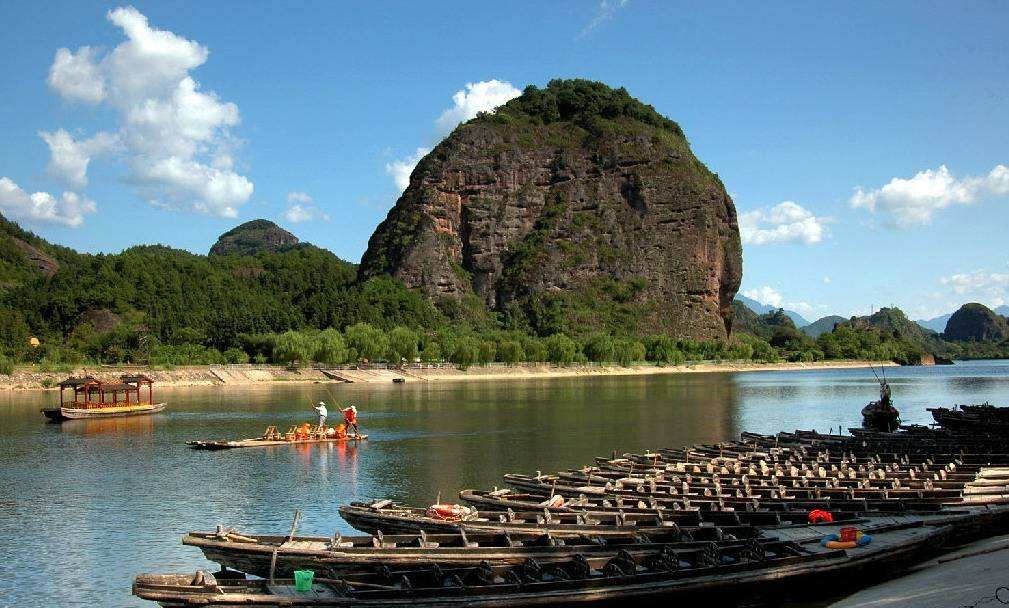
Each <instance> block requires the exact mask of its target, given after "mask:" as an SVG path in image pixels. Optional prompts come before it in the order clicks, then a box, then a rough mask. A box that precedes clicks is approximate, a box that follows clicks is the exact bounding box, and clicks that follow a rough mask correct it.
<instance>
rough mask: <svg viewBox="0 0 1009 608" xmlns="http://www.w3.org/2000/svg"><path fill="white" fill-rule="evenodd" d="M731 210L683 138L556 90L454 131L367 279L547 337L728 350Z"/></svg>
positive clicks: (372, 246)
mask: <svg viewBox="0 0 1009 608" xmlns="http://www.w3.org/2000/svg"><path fill="white" fill-rule="evenodd" d="M740 252H741V248H740V241H739V230H738V226H737V221H736V210H735V207H734V205H733V203H732V199H731V198H730V197H729V196H728V194H727V193H726V191H725V188H724V186H723V185H722V183H721V181H720V180H719V179H718V176H716V175H715V174H713V173H712V172H710V171H709V170H708V169H707V167H705V166H704V164H703V163H701V162H700V161H699V160H697V158H696V157H694V155H693V153H692V152H691V150H690V147H689V145H688V143H687V140H686V138H685V137H684V135H683V133H682V131H681V130H680V128H679V126H678V125H677V124H676V123H674V122H673V121H671V120H669V119H667V118H664V117H662V116H661V115H659V114H658V113H656V112H655V110H654V109H653V108H652V107H651V106H646V105H644V104H642V103H641V102H639V101H637V100H635V99H633V98H632V97H630V96H629V95H628V94H627V92H626V91H624V90H623V89H618V90H614V89H611V88H609V87H607V86H605V85H602V84H599V83H593V82H588V81H577V80H576V81H553V82H551V83H550V84H549V85H548V86H547V87H546V88H545V89H537V88H536V87H529V88H527V89H526V91H525V92H524V93H523V95H522V96H521V97H518V98H516V99H514V100H512V101H510V102H508V103H507V104H506V105H504V106H502V107H501V108H498V110H497V111H496V112H495V113H494V114H484V115H481V116H478V117H477V118H475V119H473V120H471V121H469V122H467V123H465V124H463V125H461V126H459V127H458V128H457V129H456V130H455V131H454V132H453V133H452V134H451V135H450V136H449V137H448V138H446V139H445V140H444V141H442V142H441V143H440V144H439V145H438V146H437V147H436V148H435V149H434V150H433V151H432V152H431V153H430V154H428V155H427V156H426V157H424V158H423V159H422V160H421V161H420V163H419V164H418V165H417V167H416V169H415V170H414V172H413V175H412V176H411V178H410V185H409V187H408V188H407V189H406V191H405V192H404V193H403V195H402V196H401V197H400V199H399V200H398V201H397V203H396V205H395V207H393V209H392V210H391V211H390V212H389V215H388V217H387V218H386V219H385V221H383V222H382V223H381V224H380V225H379V227H378V229H377V230H376V232H375V234H374V235H373V236H372V237H371V240H370V241H369V244H368V250H367V252H366V253H365V255H364V258H363V260H362V263H361V269H360V273H361V276H362V277H368V276H373V275H378V274H383V273H388V274H391V275H393V276H395V277H397V278H399V279H401V280H402V281H404V282H405V283H406V284H407V286H409V287H411V288H416V289H419V290H421V291H422V292H423V293H425V294H427V295H428V296H429V297H431V298H432V299H434V300H435V301H436V302H440V303H443V304H444V303H446V302H447V303H449V304H451V303H452V302H455V303H456V304H457V305H463V306H471V305H473V304H474V303H476V305H477V306H479V305H480V303H482V304H483V305H484V306H486V307H487V308H488V309H490V310H495V311H499V312H501V313H504V315H505V317H506V318H507V319H509V320H511V321H513V322H515V323H516V324H522V323H528V324H529V325H530V326H532V327H533V328H534V329H536V330H538V331H540V332H541V333H545V332H548V331H550V330H551V329H552V328H555V327H564V326H567V327H571V326H577V327H578V328H579V329H585V328H586V327H593V326H599V327H605V328H608V329H615V328H616V329H620V330H627V331H635V332H639V333H643V332H650V331H665V332H670V333H672V334H674V335H677V336H682V337H692V338H699V339H716V338H724V337H725V336H726V334H727V332H728V331H729V329H730V327H731V320H732V311H731V302H732V298H733V296H734V295H735V293H736V290H737V289H738V287H739V281H740V277H741V274H742V259H741V253H740Z"/></svg>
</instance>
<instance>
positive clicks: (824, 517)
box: [808, 509, 834, 524]
mask: <svg viewBox="0 0 1009 608" xmlns="http://www.w3.org/2000/svg"><path fill="white" fill-rule="evenodd" d="M808 518H809V523H811V524H829V523H831V522H832V521H834V515H833V514H832V513H831V512H830V511H824V510H823V509H813V510H812V511H810V512H809V515H808Z"/></svg>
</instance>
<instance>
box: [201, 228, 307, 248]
mask: <svg viewBox="0 0 1009 608" xmlns="http://www.w3.org/2000/svg"><path fill="white" fill-rule="evenodd" d="M297 244H298V237H296V236H294V235H293V234H291V233H290V232H288V231H286V230H284V229H283V228H281V227H280V226H278V225H276V224H274V223H273V222H271V221H270V220H252V221H251V222H245V223H244V224H241V225H239V226H236V227H234V228H232V229H231V230H229V231H227V232H225V233H224V234H222V235H221V236H220V237H219V238H218V239H217V242H216V243H214V246H213V247H211V248H210V255H255V254H257V253H261V252H264V251H281V250H282V249H284V248H286V247H290V246H292V245H297Z"/></svg>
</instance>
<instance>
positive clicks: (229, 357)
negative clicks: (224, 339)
mask: <svg viewBox="0 0 1009 608" xmlns="http://www.w3.org/2000/svg"><path fill="white" fill-rule="evenodd" d="M222 354H223V355H224V359H225V360H226V361H227V362H228V363H248V362H249V354H248V353H246V352H245V351H244V350H242V349H240V348H229V349H228V350H226V351H224V352H223V353H222Z"/></svg>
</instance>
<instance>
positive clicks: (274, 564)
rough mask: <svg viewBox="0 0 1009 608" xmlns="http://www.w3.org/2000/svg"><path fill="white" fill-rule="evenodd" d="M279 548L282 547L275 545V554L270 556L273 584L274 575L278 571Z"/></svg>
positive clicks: (271, 580) (271, 581)
mask: <svg viewBox="0 0 1009 608" xmlns="http://www.w3.org/2000/svg"><path fill="white" fill-rule="evenodd" d="M279 550H280V547H274V548H273V556H272V557H270V584H271V585H272V584H273V575H274V573H275V572H276V571H277V551H279Z"/></svg>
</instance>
